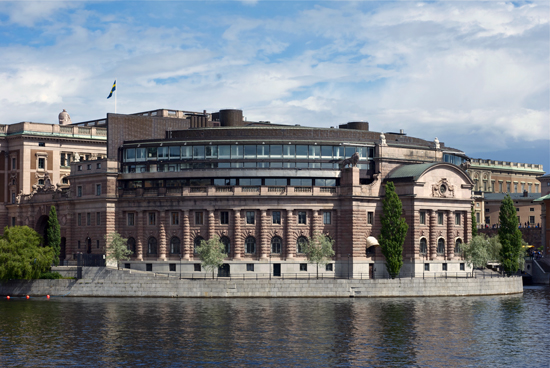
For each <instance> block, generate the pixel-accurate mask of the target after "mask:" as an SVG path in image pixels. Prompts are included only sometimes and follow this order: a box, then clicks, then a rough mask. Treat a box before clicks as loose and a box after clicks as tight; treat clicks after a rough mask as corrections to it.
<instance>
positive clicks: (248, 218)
mask: <svg viewBox="0 0 550 368" xmlns="http://www.w3.org/2000/svg"><path fill="white" fill-rule="evenodd" d="M254 215H255V212H254V211H246V223H247V224H248V225H254Z"/></svg>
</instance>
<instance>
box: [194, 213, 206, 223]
mask: <svg viewBox="0 0 550 368" xmlns="http://www.w3.org/2000/svg"><path fill="white" fill-rule="evenodd" d="M203 222H204V215H203V213H202V212H195V225H202V224H203Z"/></svg>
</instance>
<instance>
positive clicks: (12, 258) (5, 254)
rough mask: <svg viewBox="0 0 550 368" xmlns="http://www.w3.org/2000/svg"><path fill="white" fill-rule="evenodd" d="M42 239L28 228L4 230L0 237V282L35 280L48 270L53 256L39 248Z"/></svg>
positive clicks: (18, 227) (49, 249)
mask: <svg viewBox="0 0 550 368" xmlns="http://www.w3.org/2000/svg"><path fill="white" fill-rule="evenodd" d="M41 243H42V237H41V236H40V235H38V233H37V232H36V231H34V230H33V229H31V228H30V227H28V226H12V227H6V228H4V235H2V237H0V280H17V279H26V280H29V279H37V278H39V277H40V274H42V273H43V272H45V271H47V270H49V269H50V267H51V265H52V262H53V260H54V257H55V254H54V250H53V249H52V248H51V247H48V246H46V247H41V246H40V244H41Z"/></svg>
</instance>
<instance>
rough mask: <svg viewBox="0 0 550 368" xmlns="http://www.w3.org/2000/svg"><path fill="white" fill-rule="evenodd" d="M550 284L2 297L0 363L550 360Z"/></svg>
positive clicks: (540, 363)
mask: <svg viewBox="0 0 550 368" xmlns="http://www.w3.org/2000/svg"><path fill="white" fill-rule="evenodd" d="M549 304H550V288H548V287H542V286H533V287H526V288H525V292H524V294H523V295H513V296H489V297H465V298H405V299H402V298H383V299H133V298H125V299H122V298H52V299H50V300H47V299H45V298H32V299H30V300H25V299H22V298H16V299H11V300H10V301H7V300H5V299H3V300H1V301H0V366H41V367H53V366H82V367H92V366H93V367H96V366H102V367H117V366H147V367H150V366H157V367H172V366H173V367H177V366H222V365H231V366H248V365H254V366H262V367H263V366H302V367H312V366H331V367H333V366H342V367H347V366H377V367H403V366H418V367H442V366H449V367H465V366H470V367H489V366H492V367H494V366H510V367H549V362H550V352H549V349H548V348H549V341H550V313H549V311H550V308H549V307H550V306H549Z"/></svg>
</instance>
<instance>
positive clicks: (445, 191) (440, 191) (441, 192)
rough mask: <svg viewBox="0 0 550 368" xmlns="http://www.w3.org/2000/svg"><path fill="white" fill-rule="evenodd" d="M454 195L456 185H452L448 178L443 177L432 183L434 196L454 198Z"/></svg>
mask: <svg viewBox="0 0 550 368" xmlns="http://www.w3.org/2000/svg"><path fill="white" fill-rule="evenodd" d="M454 196H455V189H454V186H453V185H451V183H449V181H447V179H446V178H442V179H441V180H440V181H438V182H437V183H436V184H433V185H432V197H440V198H454Z"/></svg>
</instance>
